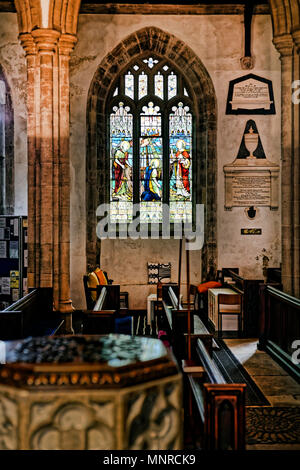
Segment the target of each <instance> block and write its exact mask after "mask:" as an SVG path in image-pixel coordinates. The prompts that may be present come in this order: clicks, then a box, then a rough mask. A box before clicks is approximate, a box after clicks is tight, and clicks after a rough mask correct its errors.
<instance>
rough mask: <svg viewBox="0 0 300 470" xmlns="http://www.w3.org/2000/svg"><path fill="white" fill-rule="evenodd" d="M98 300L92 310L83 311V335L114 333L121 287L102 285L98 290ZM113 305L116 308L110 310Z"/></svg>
mask: <svg viewBox="0 0 300 470" xmlns="http://www.w3.org/2000/svg"><path fill="white" fill-rule="evenodd" d="M96 291H97V300H96V302H95V303H94V308H93V309H92V310H84V311H83V323H82V333H83V334H106V333H112V332H113V331H114V327H115V318H116V314H117V312H118V307H119V302H120V300H119V299H120V297H119V292H120V286H119V285H115V286H112V285H107V286H106V285H104V286H102V285H100V286H97V288H96ZM108 305H109V307H111V306H112V305H113V306H115V307H116V308H108Z"/></svg>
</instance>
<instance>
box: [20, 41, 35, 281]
mask: <svg viewBox="0 0 300 470" xmlns="http://www.w3.org/2000/svg"><path fill="white" fill-rule="evenodd" d="M19 38H20V41H21V44H22V46H23V48H24V50H25V55H26V61H27V156H28V157H27V158H28V162H27V164H28V286H29V287H34V286H38V285H39V233H38V228H37V225H36V219H37V206H38V205H39V186H38V183H37V168H38V166H39V154H38V148H37V147H38V135H39V132H38V126H37V121H38V116H39V114H37V112H36V111H37V107H36V102H37V96H36V92H37V88H38V86H39V74H38V73H37V72H38V71H39V69H38V67H37V66H36V63H37V50H36V45H35V42H34V40H33V37H32V35H31V34H29V33H23V34H20V36H19Z"/></svg>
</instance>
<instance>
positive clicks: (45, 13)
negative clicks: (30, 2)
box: [41, 0, 50, 28]
mask: <svg viewBox="0 0 300 470" xmlns="http://www.w3.org/2000/svg"><path fill="white" fill-rule="evenodd" d="M49 4H50V0H41V10H42V28H48V21H49Z"/></svg>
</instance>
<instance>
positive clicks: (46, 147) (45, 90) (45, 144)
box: [31, 29, 59, 287]
mask: <svg viewBox="0 0 300 470" xmlns="http://www.w3.org/2000/svg"><path fill="white" fill-rule="evenodd" d="M31 34H32V36H33V38H34V40H35V42H36V47H37V50H38V58H39V67H40V178H39V183H40V208H41V211H40V221H39V228H40V281H39V286H40V287H52V286H53V267H54V266H53V253H54V251H53V225H54V222H55V220H54V214H53V211H54V199H53V189H54V187H55V186H54V185H53V176H54V175H53V169H54V168H53V165H54V161H53V147H54V146H53V124H54V123H53V114H54V113H53V90H54V84H53V56H54V54H55V53H56V47H57V40H58V38H59V33H58V32H57V31H53V30H47V29H40V30H39V29H37V30H34V31H32V33H31Z"/></svg>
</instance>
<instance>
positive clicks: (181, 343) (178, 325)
mask: <svg viewBox="0 0 300 470" xmlns="http://www.w3.org/2000/svg"><path fill="white" fill-rule="evenodd" d="M161 306H162V309H161V311H160V312H159V311H158V308H159V302H157V304H156V315H159V314H160V315H161V316H162V317H163V322H162V325H163V326H162V327H163V328H165V329H166V330H167V333H168V335H169V337H170V341H171V344H172V348H173V352H174V355H175V356H176V358H177V359H178V360H180V359H182V358H185V357H187V340H186V338H187V333H188V309H187V308H184V306H183V304H182V302H181V301H180V302H178V286H177V285H163V288H162V302H161ZM190 318H191V325H190V333H191V338H192V339H191V341H192V342H194V341H195V340H196V339H198V338H200V339H201V340H202V341H203V342H204V343H205V346H206V348H207V349H208V350H209V351H210V352H211V351H212V349H213V348H214V347H216V343H215V341H214V339H213V335H212V334H211V333H210V332H209V331H208V329H207V328H206V326H205V325H204V323H203V322H202V321H201V319H200V318H199V317H198V316H197V315H194V310H193V307H192V308H191V313H190Z"/></svg>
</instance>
